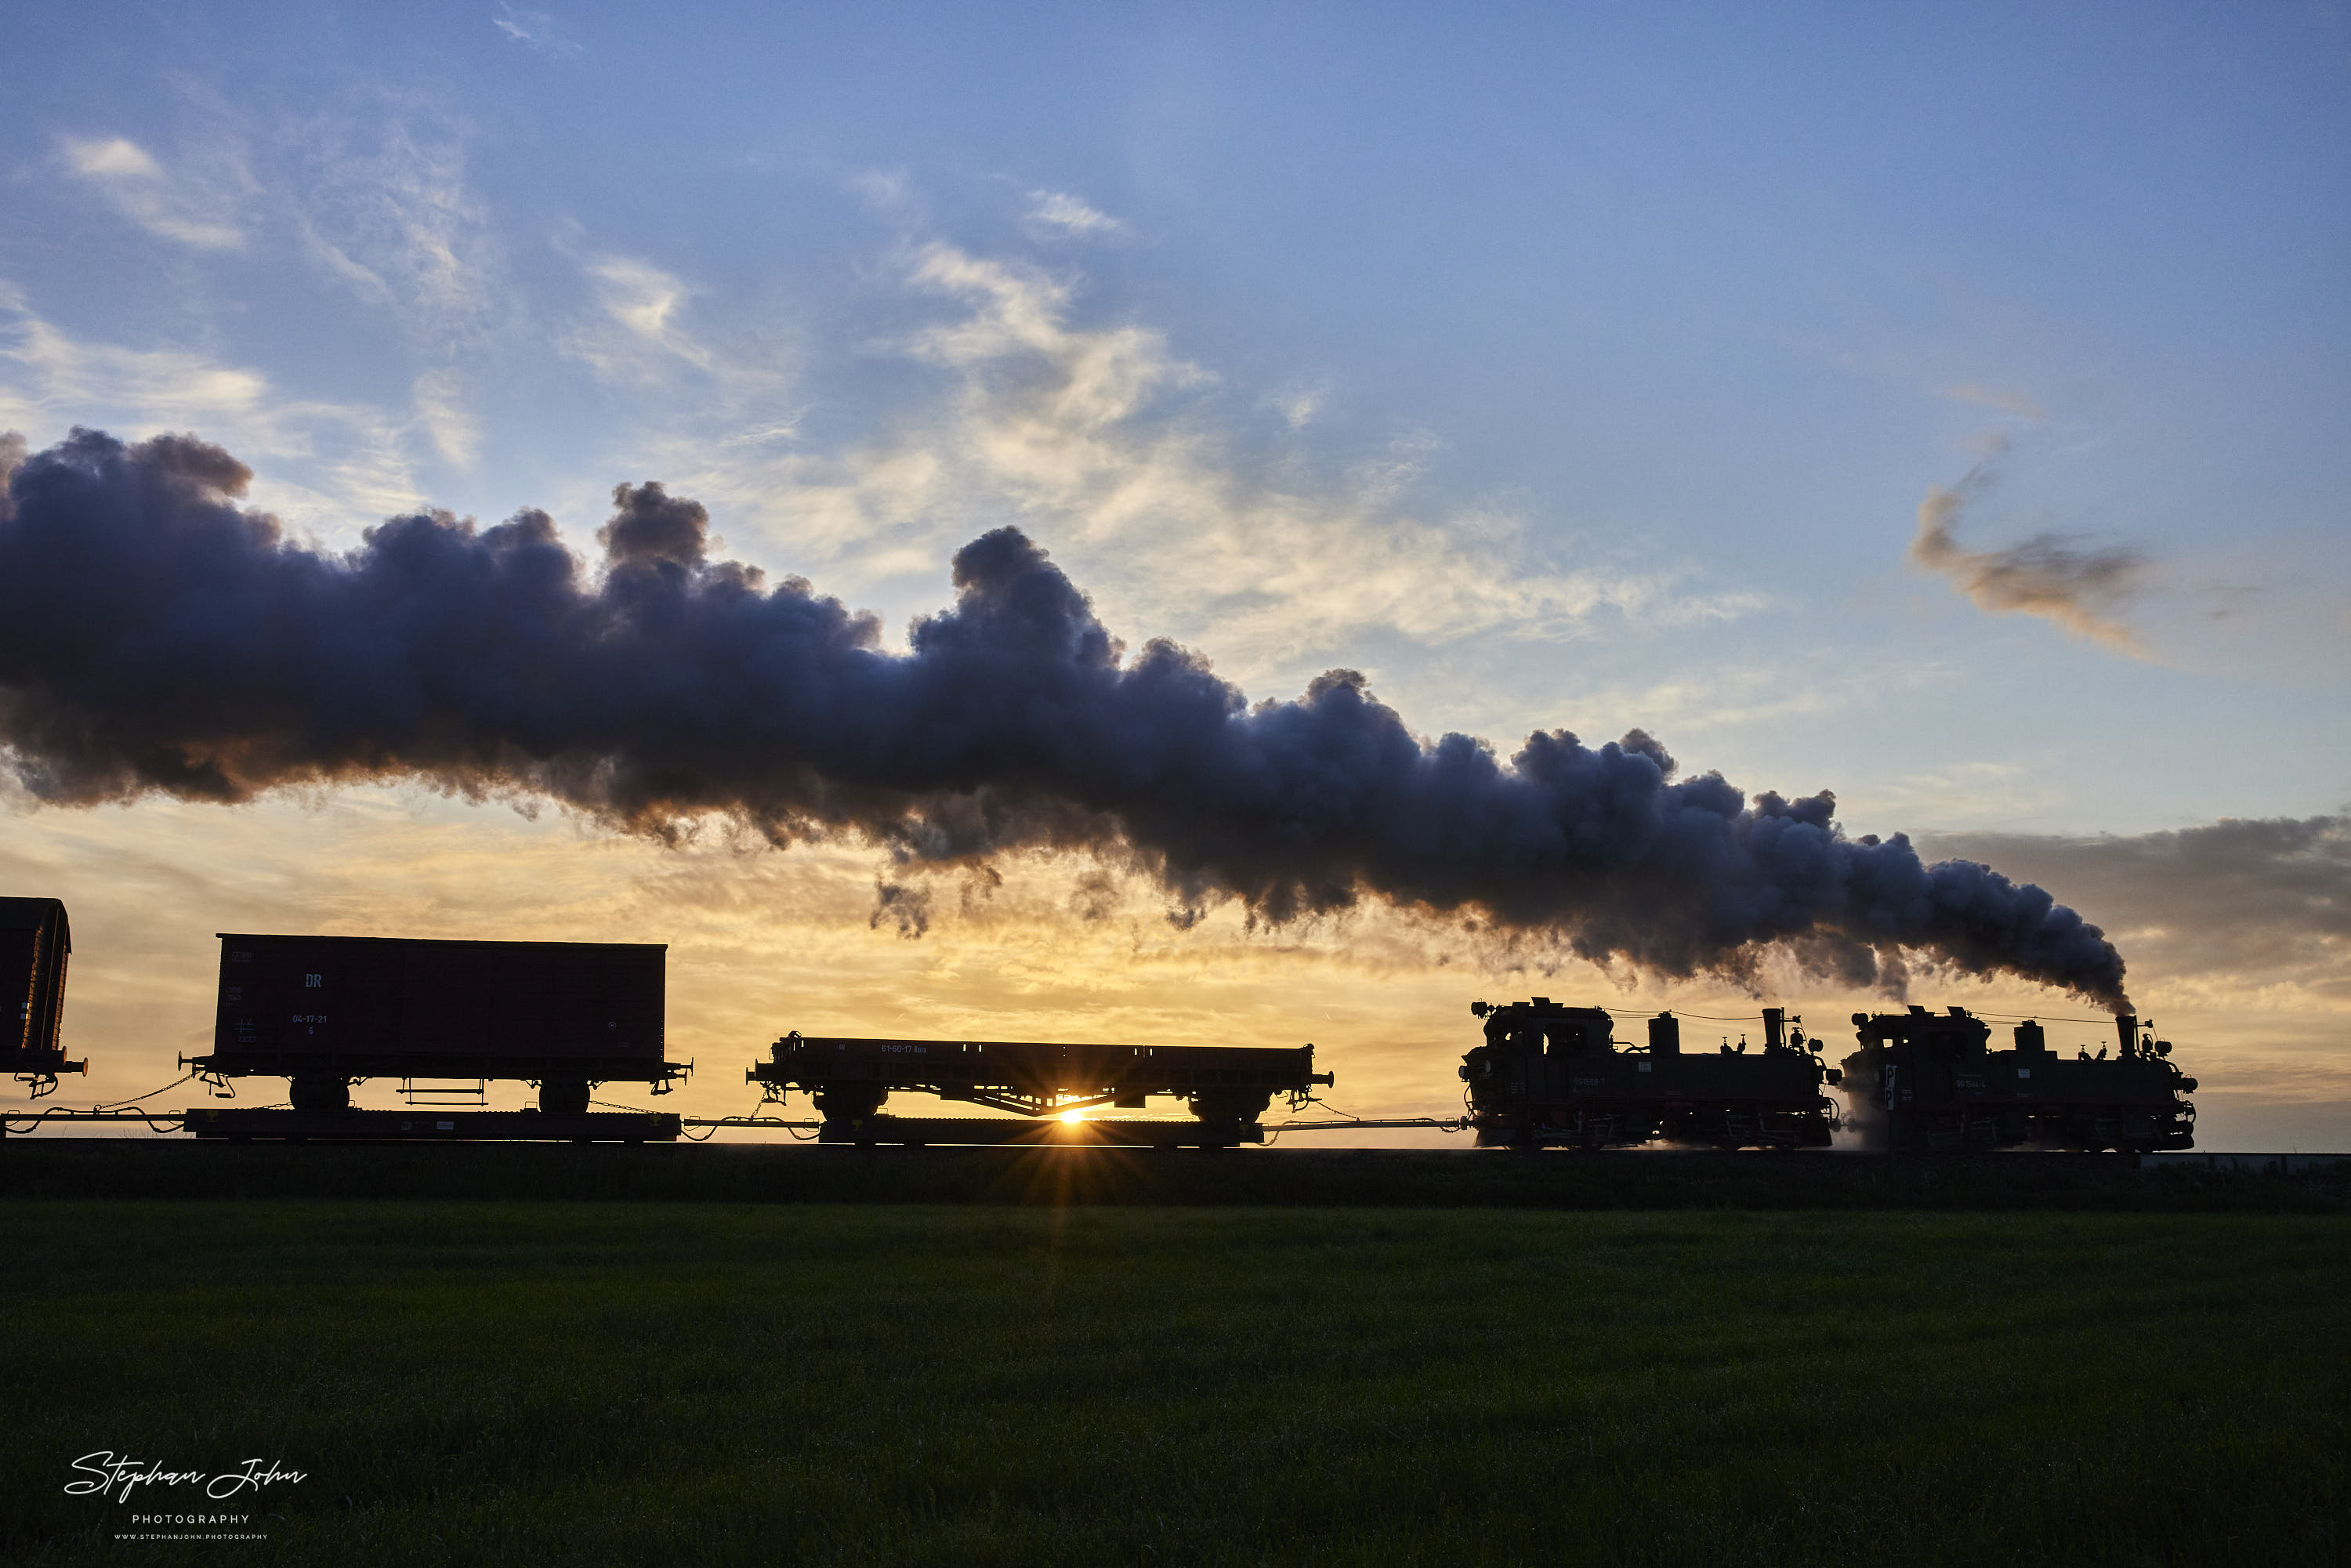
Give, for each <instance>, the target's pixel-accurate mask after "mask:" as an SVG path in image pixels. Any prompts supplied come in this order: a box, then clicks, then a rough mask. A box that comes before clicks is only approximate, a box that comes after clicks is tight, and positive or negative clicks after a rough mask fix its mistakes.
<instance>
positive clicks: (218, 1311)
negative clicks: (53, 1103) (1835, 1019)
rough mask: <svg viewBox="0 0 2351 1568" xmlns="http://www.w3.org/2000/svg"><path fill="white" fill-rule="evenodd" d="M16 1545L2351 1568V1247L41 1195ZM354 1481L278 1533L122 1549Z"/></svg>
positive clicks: (1988, 1218)
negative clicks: (137, 1516)
mask: <svg viewBox="0 0 2351 1568" xmlns="http://www.w3.org/2000/svg"><path fill="white" fill-rule="evenodd" d="M0 1230H4V1233H5V1245H6V1256H7V1258H8V1260H9V1264H8V1267H7V1270H6V1271H5V1297H6V1302H7V1309H6V1321H7V1323H8V1325H9V1350H10V1352H11V1354H10V1357H9V1366H8V1370H7V1373H6V1385H7V1387H8V1389H9V1401H8V1411H9V1416H8V1421H7V1424H6V1427H5V1432H0V1452H5V1476H6V1478H7V1479H8V1482H9V1484H8V1486H7V1488H6V1490H5V1505H0V1506H5V1517H0V1555H5V1556H6V1557H8V1558H10V1559H11V1560H13V1561H17V1562H24V1563H79V1562H99V1561H106V1562H114V1561H121V1562H129V1561H139V1562H152V1561H159V1560H169V1561H173V1562H180V1561H189V1560H193V1561H202V1562H214V1561H218V1562H230V1561H235V1562H262V1561H267V1562H289V1563H379V1562H380V1563H433V1562H455V1563H497V1564H500V1565H501V1568H508V1565H513V1568H519V1565H521V1564H528V1563H613V1562H646V1563H654V1562H676V1563H779V1562H790V1563H1090V1564H1091V1563H1149V1564H1160V1563H1465V1562H1468V1563H1476V1562H1525V1563H1534V1562H1543V1563H1549V1562H1571V1563H1573V1562H1610V1563H1614V1562H1621V1563H1805V1562H1862V1563H1994V1562H2010V1561H2043V1562H2066V1563H2232V1562H2233V1563H2337V1562H2341V1561H2343V1560H2344V1558H2345V1557H2346V1554H2351V1531H2346V1518H2345V1515H2346V1504H2351V1483H2347V1482H2346V1471H2347V1470H2351V1354H2346V1330H2351V1307H2346V1301H2351V1246H2346V1243H2351V1221H2346V1219H2344V1218H2340V1217H2332V1216H2320V1217H2308V1216H2292V1215H2286V1216H2242V1215H2231V1216H2220V1215H2118V1214H2007V1215H1952V1214H1902V1213H1868V1212H1864V1213H1853V1212H1846V1213H1834V1212H1812V1213H1776V1214H1754V1213H1739V1212H1686V1213H1676V1214H1643V1213H1599V1214H1593V1213H1583V1214H1578V1213H1530V1212H1524V1211H1510V1210H1439V1209H1421V1210H1410V1211H1404V1210H1348V1209H1332V1208H1322V1209H1243V1208H1224V1209H1216V1210H1202V1209H1187V1208H1119V1207H1097V1208H1072V1209H1068V1210H1054V1209H1050V1208H1005V1207H956V1208H942V1207H822V1206H800V1207H791V1206H774V1207H768V1206H749V1205H726V1206H722V1205H700V1204H670V1205H622V1204H591V1203H578V1204H544V1203H541V1204H506V1205H501V1204H486V1203H441V1202H434V1203H423V1202H405V1203H365V1202H277V1203H245V1204H208V1205H198V1204H185V1203H182V1204H172V1203H145V1202H128V1201H113V1202H105V1203H74V1202H50V1201H40V1202H26V1201H15V1202H7V1203H0ZM102 1449H108V1450H116V1451H120V1452H128V1453H135V1454H136V1455H137V1456H138V1457H139V1458H160V1459H162V1460H165V1461H167V1462H169V1463H173V1464H178V1465H182V1466H185V1467H189V1468H193V1469H202V1470H207V1471H217V1470H219V1469H224V1468H226V1467H228V1466H230V1465H231V1464H232V1463H234V1462H240V1461H242V1460H244V1459H246V1458H251V1457H256V1456H259V1457H264V1458H275V1459H279V1460H282V1461H285V1462H286V1463H287V1464H288V1465H290V1466H291V1467H292V1468H295V1469H300V1470H303V1471H305V1472H307V1475H308V1479H306V1480H305V1481H303V1482H302V1483H300V1484H299V1485H298V1486H292V1487H287V1486H283V1485H281V1486H280V1487H278V1488H277V1489H274V1490H271V1491H270V1492H268V1493H266V1494H264V1499H263V1501H262V1503H261V1504H260V1506H259V1509H258V1511H259V1512H261V1513H263V1514H265V1515H266V1514H269V1513H277V1514H280V1515H282V1516H283V1517H282V1518H277V1519H266V1518H265V1519H264V1521H262V1522H263V1525H264V1527H265V1528H266V1531H267V1532H268V1535H269V1540H268V1541H266V1542H209V1543H189V1542H172V1543H159V1542H117V1541H115V1540H114V1539H113V1538H112V1536H113V1531H115V1530H116V1529H117V1528H120V1525H121V1521H122V1519H123V1518H124V1516H125V1515H126V1514H127V1513H128V1512H130V1511H134V1510H136V1511H145V1510H147V1509H149V1508H151V1507H157V1508H172V1509H179V1508H192V1507H199V1506H201V1507H205V1508H235V1509H239V1510H250V1509H253V1507H254V1505H253V1504H252V1503H250V1502H249V1501H246V1502H239V1503H235V1504H199V1503H197V1502H196V1501H195V1500H194V1499H193V1495H192V1494H190V1493H186V1492H182V1493H175V1494H171V1495H169V1496H159V1495H158V1494H155V1493H152V1492H150V1493H147V1494H144V1495H143V1496H142V1498H141V1500H139V1501H137V1502H135V1503H131V1504H111V1505H110V1504H108V1503H104V1502H100V1501H98V1500H93V1499H89V1498H86V1497H68V1496H65V1495H64V1494H63V1492H62V1490H61V1489H62V1486H63V1484H64V1483H65V1482H66V1481H67V1480H68V1479H72V1478H71V1473H70V1471H69V1469H68V1467H69V1466H70V1464H71V1462H72V1460H73V1459H74V1458H76V1457H78V1456H80V1455H83V1454H86V1453H89V1452H92V1451H96V1450H102Z"/></svg>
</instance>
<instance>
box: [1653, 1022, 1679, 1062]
mask: <svg viewBox="0 0 2351 1568" xmlns="http://www.w3.org/2000/svg"><path fill="white" fill-rule="evenodd" d="M1681 1053H1682V1020H1681V1019H1677V1018H1676V1017H1674V1015H1673V1014H1671V1013H1659V1014H1658V1015H1657V1016H1656V1018H1653V1019H1650V1020H1649V1054H1650V1055H1651V1056H1679V1055H1680V1054H1681Z"/></svg>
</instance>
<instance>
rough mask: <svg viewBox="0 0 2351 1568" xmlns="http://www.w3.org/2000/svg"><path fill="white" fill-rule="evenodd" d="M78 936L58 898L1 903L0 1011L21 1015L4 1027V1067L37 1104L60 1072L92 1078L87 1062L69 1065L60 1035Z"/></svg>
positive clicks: (0, 1059) (0, 1044) (0, 1043)
mask: <svg viewBox="0 0 2351 1568" xmlns="http://www.w3.org/2000/svg"><path fill="white" fill-rule="evenodd" d="M72 953H73V931H72V928H71V927H70V926H68V925H67V923H66V906H65V905H64V904H61V903H59V902H58V901H57V900H56V899H54V898H0V1008H5V1009H7V1010H8V1011H10V1012H13V1013H15V1014H16V1023H14V1024H0V1028H5V1029H6V1030H7V1031H8V1032H7V1033H6V1034H5V1035H0V1063H5V1067H6V1070H7V1071H9V1072H11V1073H13V1074H15V1075H16V1077H18V1078H21V1079H24V1080H25V1081H26V1082H28V1083H30V1084H32V1085H33V1094H34V1097H35V1098H36V1099H37V1098H39V1097H40V1096H41V1095H43V1094H46V1093H47V1092H49V1091H51V1090H53V1089H55V1088H56V1087H57V1074H58V1073H60V1072H87V1071H89V1063H88V1062H85V1061H67V1060H66V1053H65V1047H64V1045H63V1043H62V1041H61V1039H60V1035H61V1031H62V1030H63V1027H64V1023H65V1008H66V960H67V958H68V957H69V956H71V955H72Z"/></svg>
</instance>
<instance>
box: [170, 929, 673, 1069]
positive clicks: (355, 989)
mask: <svg viewBox="0 0 2351 1568" xmlns="http://www.w3.org/2000/svg"><path fill="white" fill-rule="evenodd" d="M220 940H221V967H220V1007H219V1012H218V1015H217V1018H216V1019H215V1022H214V1031H213V1050H212V1054H211V1055H209V1056H202V1057H197V1058H195V1059H193V1061H192V1063H191V1065H193V1066H194V1067H196V1068H197V1069H199V1070H200V1071H204V1072H207V1073H213V1074H218V1075H221V1076H239V1075H256V1074H257V1075H262V1076H270V1077H281V1076H282V1077H285V1078H288V1079H291V1080H292V1099H293V1102H294V1104H295V1106H296V1108H297V1109H299V1110H331V1109H337V1108H340V1107H341V1106H343V1105H347V1104H349V1103H350V1085H351V1084H352V1083H353V1082H357V1081H359V1080H360V1079H363V1078H391V1077H400V1078H432V1079H467V1078H474V1079H490V1078H508V1079H515V1078H518V1079H524V1080H528V1081H533V1082H537V1083H538V1085H539V1103H540V1106H541V1108H542V1109H544V1110H548V1111H564V1112H580V1111H584V1110H586V1109H587V1105H588V1094H589V1089H590V1085H593V1084H596V1083H601V1082H617V1081H627V1082H646V1083H666V1082H668V1081H669V1080H670V1079H672V1078H674V1077H677V1076H679V1075H681V1074H682V1073H683V1072H684V1071H685V1070H684V1068H682V1067H677V1066H674V1065H672V1064H671V1063H669V1062H667V1061H664V1060H663V1046H664V1040H663V1032H662V1010H663V994H662V985H663V965H664V956H665V955H666V953H667V951H668V950H667V948H665V947H664V946H659V945H656V944H649V943H611V942H449V941H434V940H421V939H415V938H408V937H390V936H254V935H246V934H239V933H229V932H224V933H223V934H222V936H221V939H220Z"/></svg>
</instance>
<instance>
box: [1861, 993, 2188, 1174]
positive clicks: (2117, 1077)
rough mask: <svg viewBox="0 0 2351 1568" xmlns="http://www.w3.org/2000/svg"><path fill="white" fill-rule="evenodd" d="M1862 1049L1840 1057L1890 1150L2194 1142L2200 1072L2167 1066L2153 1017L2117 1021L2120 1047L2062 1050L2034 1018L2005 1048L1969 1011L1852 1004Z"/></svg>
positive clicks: (1869, 1122) (1864, 1119) (1865, 1115)
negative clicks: (1995, 1045) (1886, 1009)
mask: <svg viewBox="0 0 2351 1568" xmlns="http://www.w3.org/2000/svg"><path fill="white" fill-rule="evenodd" d="M1853 1022H1854V1028H1855V1032H1856V1033H1857V1035H1858V1036H1859V1039H1860V1041H1861V1046H1860V1049H1859V1050H1857V1051H1854V1052H1853V1053H1852V1054H1851V1055H1849V1056H1847V1057H1846V1058H1845V1059H1844V1064H1843V1066H1844V1082H1843V1087H1844V1092H1845V1094H1846V1096H1847V1098H1848V1099H1849V1100H1851V1101H1852V1102H1853V1114H1854V1118H1855V1121H1856V1123H1858V1124H1861V1125H1863V1126H1865V1128H1867V1129H1868V1130H1869V1131H1871V1132H1872V1133H1874V1134H1876V1135H1877V1136H1880V1137H1882V1138H1883V1139H1884V1140H1885V1142H1886V1146H1887V1147H1889V1148H1891V1149H1894V1150H1896V1151H1897V1152H1901V1151H1911V1152H1921V1153H1929V1152H1944V1151H1958V1150H1963V1149H1993V1148H2014V1147H2019V1146H2026V1145H2029V1146H2034V1147H2040V1148H2049V1149H2119V1150H2135V1151H2142V1152H2143V1151H2148V1150H2159V1149H2187V1148H2193V1147H2194V1146H2195V1145H2196V1107H2195V1106H2194V1105H2193V1104H2192V1103H2189V1099H2188V1096H2189V1094H2191V1093H2193V1092H2195V1090H2196V1080H2194V1079H2193V1078H2189V1077H2187V1076H2185V1075H2184V1074H2182V1073H2181V1072H2180V1071H2179V1068H2178V1067H2176V1066H2174V1065H2173V1064H2172V1062H2171V1061H2170V1060H2169V1058H2170V1056H2171V1042H2170V1041H2168V1040H2158V1039H2156V1038H2155V1027H2154V1025H2153V1024H2152V1023H2151V1022H2148V1023H2142V1022H2141V1021H2140V1020H2139V1019H2137V1018H2136V1017H2133V1016H2131V1015H2129V1014H2123V1015H2121V1016H2119V1017H2117V1018H2116V1019H2115V1032H2116V1037H2117V1039H2118V1040H2119V1042H2120V1047H2121V1049H2120V1051H2119V1052H2118V1053H2117V1054H2116V1055H2115V1056H2113V1057H2111V1058H2109V1057H2108V1056H2107V1055H2106V1052H2105V1048H2104V1047H2101V1048H2100V1049H2099V1051H2098V1053H2097V1055H2096V1056H2095V1057H2093V1056H2092V1055H2091V1054H2090V1053H2089V1052H2088V1051H2086V1050H2083V1051H2077V1052H2076V1053H2075V1054H2074V1056H2072V1057H2067V1056H2064V1055H2063V1054H2061V1053H2060V1052H2058V1051H2053V1050H2052V1049H2050V1046H2049V1042H2048V1035H2047V1032H2046V1031H2045V1030H2043V1028H2042V1026H2041V1025H2040V1024H2039V1023H2038V1022H2036V1021H2034V1020H2032V1019H2027V1020H2026V1021H2024V1022H2022V1023H2020V1024H2018V1025H2017V1026H2016V1028H2015V1030H2014V1035H2013V1048H2012V1049H2011V1050H2008V1051H1994V1050H1992V1049H1991V1025H1990V1024H1988V1023H1986V1022H1985V1021H1984V1020H1983V1019H1980V1018H1976V1017H1974V1016H1973V1015H1971V1014H1970V1012H1969V1011H1968V1010H1967V1009H1965V1008H1949V1009H1946V1010H1945V1011H1943V1012H1940V1013H1933V1012H1929V1011H1928V1010H1927V1009H1925V1008H1923V1007H1913V1008H1911V1009H1908V1010H1907V1012H1899V1013H1855V1014H1854V1015H1853Z"/></svg>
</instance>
